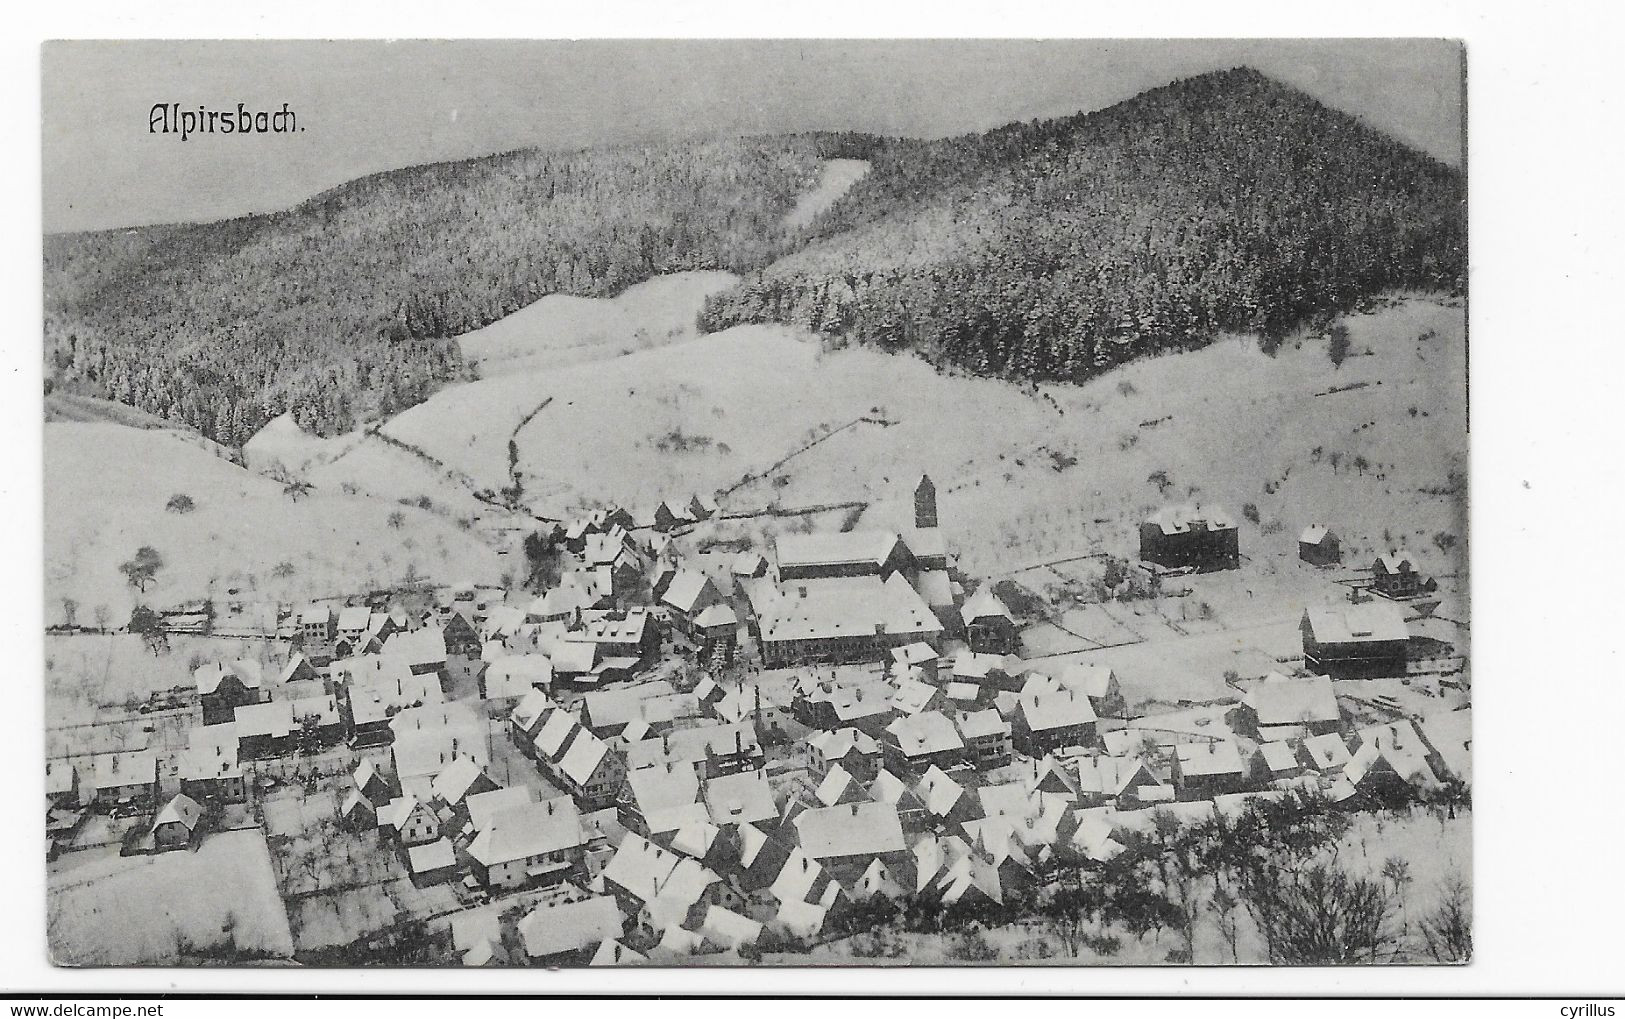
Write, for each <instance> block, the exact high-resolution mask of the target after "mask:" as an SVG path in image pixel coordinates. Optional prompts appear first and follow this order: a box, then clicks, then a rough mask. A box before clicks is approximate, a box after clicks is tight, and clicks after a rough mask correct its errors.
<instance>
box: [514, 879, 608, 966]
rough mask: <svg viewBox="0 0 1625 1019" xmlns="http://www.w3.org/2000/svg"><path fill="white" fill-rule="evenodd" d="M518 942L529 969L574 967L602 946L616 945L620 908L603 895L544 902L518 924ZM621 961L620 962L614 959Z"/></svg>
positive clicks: (595, 953)
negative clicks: (531, 966)
mask: <svg viewBox="0 0 1625 1019" xmlns="http://www.w3.org/2000/svg"><path fill="white" fill-rule="evenodd" d="M518 931H519V940H520V943H521V944H523V945H524V946H525V957H526V958H527V959H528V960H530V963H531V965H533V966H569V965H577V964H580V963H582V962H585V961H587V960H589V959H594V958H596V956H597V953H598V951H599V949H600V948H601V947H602V946H604V945H619V944H620V942H619V941H618V940H617V939H619V938H620V937H621V935H622V933H624V932H623V930H622V920H621V911H620V908H619V907H618V906H617V905H616V904H615V900H614V899H613V898H611V897H610V896H607V895H593V896H589V897H587V898H585V899H577V900H575V901H573V902H554V903H544V904H543V905H540V906H537V907H536V908H535V909H533V910H531V911H530V912H529V913H528V914H526V916H525V918H524V919H522V920H520V921H519V927H518ZM617 961H621V960H617Z"/></svg>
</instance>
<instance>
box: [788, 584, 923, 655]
mask: <svg viewBox="0 0 1625 1019" xmlns="http://www.w3.org/2000/svg"><path fill="white" fill-rule="evenodd" d="M756 611H757V615H758V617H759V625H760V628H761V633H762V639H763V640H766V641H789V640H832V639H838V638H842V637H873V636H875V634H876V633H877V628H878V632H879V633H885V634H918V635H921V636H925V635H930V634H936V633H940V632H941V631H942V623H941V622H940V621H938V619H937V617H936V615H935V614H933V613H932V611H931V607H930V606H929V605H927V604H926V603H925V602H924V601H922V600H921V599H920V596H919V594H918V593H917V592H916V591H915V590H914V588H912V587H910V586H909V584H908V580H907V579H906V578H905V577H904V576H903V575H902V573H894V574H892V575H891V576H890V577H888V578H886V579H885V580H881V579H880V578H879V577H878V576H863V577H842V578H838V579H832V580H810V581H800V582H797V581H790V582H787V583H786V584H785V586H784V588H782V589H779V590H778V591H777V593H776V595H775V596H774V597H773V598H771V599H768V600H767V602H766V603H765V604H763V605H760V606H757V607H756Z"/></svg>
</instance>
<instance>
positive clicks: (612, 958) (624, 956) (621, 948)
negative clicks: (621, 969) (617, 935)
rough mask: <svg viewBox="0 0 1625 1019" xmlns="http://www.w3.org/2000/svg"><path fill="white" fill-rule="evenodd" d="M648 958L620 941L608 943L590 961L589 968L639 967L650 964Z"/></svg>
mask: <svg viewBox="0 0 1625 1019" xmlns="http://www.w3.org/2000/svg"><path fill="white" fill-rule="evenodd" d="M648 961H649V959H648V957H647V956H644V955H642V954H640V953H638V952H634V951H633V950H632V949H630V948H627V947H626V945H625V944H623V943H621V942H619V941H606V942H604V943H603V944H601V945H599V946H598V951H596V952H594V953H593V956H592V958H591V959H590V960H588V962H587V965H589V966H637V965H640V964H642V963H646V962H648Z"/></svg>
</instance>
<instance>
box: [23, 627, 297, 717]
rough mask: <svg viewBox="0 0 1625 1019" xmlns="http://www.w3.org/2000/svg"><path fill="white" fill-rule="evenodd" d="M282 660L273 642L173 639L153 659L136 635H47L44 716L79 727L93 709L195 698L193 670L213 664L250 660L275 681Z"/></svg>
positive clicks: (283, 648) (281, 649)
mask: <svg viewBox="0 0 1625 1019" xmlns="http://www.w3.org/2000/svg"><path fill="white" fill-rule="evenodd" d="M81 622H82V623H89V622H90V620H88V619H85V620H81ZM120 622H122V620H121V621H120ZM287 657H288V653H287V645H286V644H285V643H283V642H280V641H276V640H259V639H246V640H245V639H238V638H230V637H197V636H190V635H186V634H175V635H173V636H171V637H170V638H169V650H168V651H160V652H159V653H158V654H156V655H155V654H153V653H152V652H151V651H150V650H149V649H148V648H147V645H146V641H145V640H143V639H142V638H141V637H139V636H137V635H136V634H129V633H110V634H88V633H87V634H71V635H68V634H46V635H45V696H46V698H47V704H48V706H49V709H50V710H49V711H48V712H47V717H48V718H49V719H50V720H51V724H52V725H69V724H73V723H82V722H88V721H91V717H92V714H93V712H94V710H95V709H96V708H99V707H101V706H103V705H115V704H117V705H121V704H124V703H125V702H126V701H129V700H132V699H133V700H136V701H144V700H146V699H147V697H148V695H150V694H152V693H153V692H155V691H171V690H175V689H176V688H185V689H193V690H194V693H195V687H194V683H193V679H192V672H193V670H195V669H196V668H197V667H198V666H199V665H202V664H204V663H206V662H211V661H216V660H220V661H231V660H234V659H238V658H249V659H253V660H255V661H257V662H260V663H261V665H262V666H263V667H264V669H265V673H266V675H267V676H274V675H275V674H276V672H277V671H278V670H279V669H281V667H282V666H283V665H284V664H285V663H286V662H287ZM123 713H125V714H127V713H128V712H123Z"/></svg>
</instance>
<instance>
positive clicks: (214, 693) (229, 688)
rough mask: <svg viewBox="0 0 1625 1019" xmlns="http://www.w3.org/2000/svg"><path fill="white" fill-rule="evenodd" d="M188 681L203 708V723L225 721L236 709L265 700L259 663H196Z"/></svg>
mask: <svg viewBox="0 0 1625 1019" xmlns="http://www.w3.org/2000/svg"><path fill="white" fill-rule="evenodd" d="M192 682H193V683H194V684H195V685H196V686H197V692H198V701H199V702H200V703H201V705H202V707H203V724H204V725H219V724H221V723H223V722H229V721H231V720H232V718H233V717H234V714H235V712H236V710H237V708H239V707H242V706H244V705H249V704H258V703H260V702H261V701H264V700H266V699H268V693H267V691H266V690H265V689H264V688H263V687H264V682H263V670H262V669H261V667H260V663H259V662H256V661H252V660H248V659H238V660H237V661H234V662H231V663H229V664H228V663H226V662H210V663H209V664H207V665H200V666H198V668H197V669H196V670H194V671H193V673H192Z"/></svg>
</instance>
